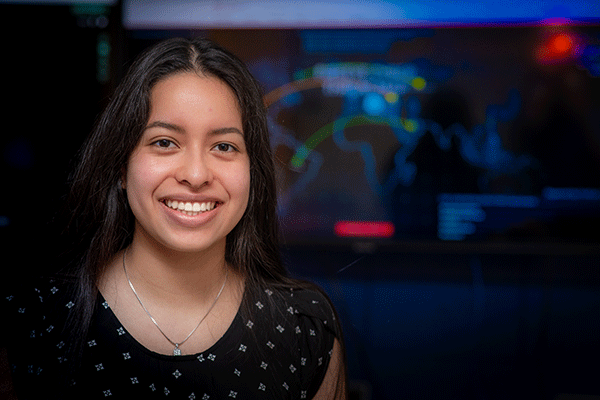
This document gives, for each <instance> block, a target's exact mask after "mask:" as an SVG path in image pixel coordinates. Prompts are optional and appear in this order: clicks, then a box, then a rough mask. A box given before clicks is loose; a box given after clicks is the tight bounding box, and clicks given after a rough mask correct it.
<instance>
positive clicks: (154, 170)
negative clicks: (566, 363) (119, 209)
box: [123, 157, 164, 200]
mask: <svg viewBox="0 0 600 400" xmlns="http://www.w3.org/2000/svg"><path fill="white" fill-rule="evenodd" d="M163 174H164V171H163V170H162V169H161V168H160V165H158V164H156V163H152V162H149V160H146V159H145V158H144V157H132V159H131V160H130V162H129V164H128V166H127V170H126V171H125V174H124V176H125V179H124V182H123V184H124V186H125V189H127V195H128V197H129V198H130V200H131V198H132V197H136V196H137V195H140V194H142V193H145V194H147V193H148V192H152V191H153V190H154V187H155V186H156V183H157V182H158V180H159V178H160V176H162V175H163Z"/></svg>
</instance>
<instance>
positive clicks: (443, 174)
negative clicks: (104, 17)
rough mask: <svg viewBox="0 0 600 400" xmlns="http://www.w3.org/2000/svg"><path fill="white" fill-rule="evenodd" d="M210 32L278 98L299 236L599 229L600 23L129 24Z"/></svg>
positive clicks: (514, 238)
mask: <svg viewBox="0 0 600 400" xmlns="http://www.w3.org/2000/svg"><path fill="white" fill-rule="evenodd" d="M127 35H128V43H129V48H130V50H131V51H132V52H138V51H140V50H141V49H142V48H143V47H145V46H147V45H148V44H150V43H151V42H153V41H156V40H158V39H161V38H164V37H169V36H182V35H183V36H190V37H191V36H197V35H201V36H206V37H209V38H212V39H213V40H215V41H217V42H218V43H220V44H222V45H223V46H225V47H226V48H228V49H229V50H231V51H232V52H233V53H235V54H236V55H238V56H239V57H240V58H241V59H242V60H243V61H245V62H246V63H247V65H248V66H249V68H250V70H251V71H252V73H253V74H254V75H255V76H256V78H257V79H258V80H259V81H260V82H261V84H262V85H263V88H264V91H265V103H266V104H267V106H268V119H269V128H270V134H271V144H272V148H273V151H274V154H275V158H276V171H277V178H278V183H279V188H278V190H279V204H278V212H279V216H280V221H281V227H282V233H283V235H284V238H285V241H286V242H287V243H288V244H310V243H341V244H343V243H350V242H352V241H355V240H357V239H369V240H379V241H382V242H385V243H398V242H414V241H438V242H490V241H492V242H496V241H501V242H552V243H554V242H569V243H573V242H575V243H597V242H598V240H599V238H600V234H599V233H598V231H597V229H596V227H597V226H598V223H600V112H599V110H600V83H599V82H600V27H598V26H595V25H589V24H588V25H555V24H547V25H538V24H534V25H527V24H526V25H519V26H508V25H496V26H482V25H477V26H444V27H422V26H421V27H420V26H414V27H410V28H398V27H396V28H380V29H337V28H336V29H291V28H290V29H206V30H198V29H192V30H186V31H183V30H151V29H131V30H129V31H128V33H127Z"/></svg>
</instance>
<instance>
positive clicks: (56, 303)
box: [0, 278, 72, 342]
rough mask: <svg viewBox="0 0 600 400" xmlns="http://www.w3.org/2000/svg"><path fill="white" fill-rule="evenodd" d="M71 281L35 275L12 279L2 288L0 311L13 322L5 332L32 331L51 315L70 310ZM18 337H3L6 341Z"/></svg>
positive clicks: (45, 321)
mask: <svg viewBox="0 0 600 400" xmlns="http://www.w3.org/2000/svg"><path fill="white" fill-rule="evenodd" d="M70 293H72V291H71V288H70V285H69V284H68V283H67V282H65V281H62V280H57V279H54V278H35V279H31V280H28V281H18V282H12V283H11V284H5V285H2V288H0V315H1V316H2V318H3V319H4V320H5V321H6V322H7V323H8V324H10V326H11V329H10V330H8V331H7V332H8V333H6V332H5V335H8V334H9V333H10V334H11V335H15V336H18V335H22V334H23V333H24V332H25V333H27V334H28V335H31V334H32V333H31V332H33V330H35V329H39V328H40V327H42V326H45V329H48V328H49V326H50V325H49V326H46V325H48V324H49V321H50V317H53V316H54V317H56V316H58V315H59V314H65V315H66V314H67V312H68V310H69V305H70V304H72V303H70V302H69V301H70V300H69V298H70ZM12 339H15V338H9V337H5V336H4V335H3V336H2V337H1V338H0V340H2V341H3V342H4V341H6V340H12Z"/></svg>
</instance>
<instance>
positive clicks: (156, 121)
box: [123, 72, 250, 252]
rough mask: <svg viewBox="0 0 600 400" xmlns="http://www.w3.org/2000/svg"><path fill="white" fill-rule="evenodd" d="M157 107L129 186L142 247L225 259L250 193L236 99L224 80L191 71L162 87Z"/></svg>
mask: <svg viewBox="0 0 600 400" xmlns="http://www.w3.org/2000/svg"><path fill="white" fill-rule="evenodd" d="M150 104H151V107H150V117H149V119H148V123H147V125H146V129H145V131H144V133H143V134H142V137H141V139H140V142H139V143H138V145H137V147H136V148H135V150H134V151H133V153H132V155H131V157H130V159H129V163H128V166H127V171H126V174H125V177H124V182H123V185H124V188H125V189H126V190H127V197H128V200H129V204H130V206H131V210H132V211H133V214H134V216H135V219H136V225H135V232H134V243H135V241H136V240H139V239H142V242H145V243H150V244H151V245H153V246H154V245H158V246H163V247H164V248H167V249H169V250H175V251H180V252H203V251H207V250H211V249H212V250H215V249H216V250H217V251H223V252H224V251H225V240H226V236H227V234H228V233H229V232H230V231H231V230H232V229H233V228H234V227H235V225H236V224H237V223H238V222H239V220H240V219H241V217H242V215H243V214H244V211H245V210H246V207H247V205H248V196H249V191H250V161H249V157H248V153H247V152H246V146H245V142H244V132H243V128H242V117H241V113H240V109H239V106H238V103H237V100H236V98H235V95H234V94H233V92H232V90H231V89H230V88H229V86H227V85H226V84H225V83H223V82H222V81H220V80H219V79H217V78H214V77H210V76H199V75H198V74H196V73H193V72H185V73H179V74H176V75H172V76H170V77H167V78H165V79H163V80H161V81H159V82H158V83H157V84H156V85H155V87H154V88H153V89H152V91H151V96H150Z"/></svg>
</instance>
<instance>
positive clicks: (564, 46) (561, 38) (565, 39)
mask: <svg viewBox="0 0 600 400" xmlns="http://www.w3.org/2000/svg"><path fill="white" fill-rule="evenodd" d="M550 47H551V49H552V50H554V51H553V52H554V53H563V54H564V53H570V52H571V50H572V49H573V40H572V39H571V37H570V36H569V35H566V34H564V33H560V34H558V35H556V36H554V37H553V38H552V41H551V42H550Z"/></svg>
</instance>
